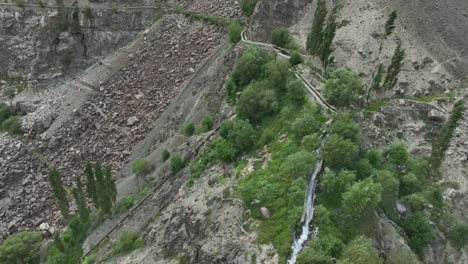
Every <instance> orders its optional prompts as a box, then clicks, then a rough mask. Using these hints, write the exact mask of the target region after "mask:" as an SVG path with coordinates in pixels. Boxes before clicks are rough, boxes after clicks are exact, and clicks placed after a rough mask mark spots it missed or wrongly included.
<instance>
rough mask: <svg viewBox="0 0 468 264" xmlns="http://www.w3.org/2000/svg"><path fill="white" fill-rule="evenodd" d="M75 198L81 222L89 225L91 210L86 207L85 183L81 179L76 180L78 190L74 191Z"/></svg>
mask: <svg viewBox="0 0 468 264" xmlns="http://www.w3.org/2000/svg"><path fill="white" fill-rule="evenodd" d="M73 197H74V198H75V203H76V206H77V207H78V213H79V215H80V220H81V222H83V223H87V222H88V220H89V210H88V207H87V206H86V197H85V195H84V192H83V183H82V182H81V178H80V177H77V178H76V188H74V189H73Z"/></svg>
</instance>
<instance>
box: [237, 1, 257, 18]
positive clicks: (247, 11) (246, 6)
mask: <svg viewBox="0 0 468 264" xmlns="http://www.w3.org/2000/svg"><path fill="white" fill-rule="evenodd" d="M256 5H257V0H241V1H240V7H241V10H242V13H243V14H244V16H247V17H249V16H251V15H252V14H253V12H254V11H255V6H256Z"/></svg>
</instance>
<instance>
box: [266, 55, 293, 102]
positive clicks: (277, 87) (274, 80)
mask: <svg viewBox="0 0 468 264" xmlns="http://www.w3.org/2000/svg"><path fill="white" fill-rule="evenodd" d="M290 67H291V65H290V64H289V62H287V61H282V60H271V61H269V62H268V63H267V64H266V65H265V75H266V81H265V83H263V85H264V86H265V87H266V88H270V89H272V90H274V91H276V92H277V94H283V93H285V92H286V85H287V83H288V79H289V77H290V75H291V72H290V71H289V68H290Z"/></svg>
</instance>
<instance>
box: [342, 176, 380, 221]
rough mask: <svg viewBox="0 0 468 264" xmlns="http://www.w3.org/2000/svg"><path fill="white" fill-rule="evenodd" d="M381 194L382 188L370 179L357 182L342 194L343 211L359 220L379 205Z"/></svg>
mask: <svg viewBox="0 0 468 264" xmlns="http://www.w3.org/2000/svg"><path fill="white" fill-rule="evenodd" d="M381 193H382V186H381V185H380V184H378V183H375V182H374V181H373V180H372V179H370V178H367V179H365V180H362V181H359V182H357V183H355V184H354V185H353V186H351V188H350V189H349V190H348V191H346V192H345V193H343V195H342V197H343V210H345V212H347V213H348V215H350V216H351V217H353V218H355V219H361V218H362V217H363V216H364V215H365V214H366V213H368V212H369V211H372V210H373V209H374V208H375V207H376V206H377V205H378V204H379V203H380V201H381V200H382V197H381Z"/></svg>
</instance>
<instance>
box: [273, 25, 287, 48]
mask: <svg viewBox="0 0 468 264" xmlns="http://www.w3.org/2000/svg"><path fill="white" fill-rule="evenodd" d="M271 40H272V42H273V44H274V45H276V46H279V47H282V48H288V47H289V45H290V43H291V41H292V39H291V36H290V35H289V30H288V29H287V28H285V27H278V28H275V29H273V31H272V32H271Z"/></svg>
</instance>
